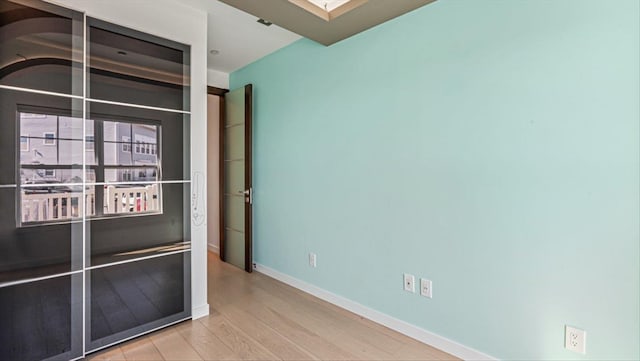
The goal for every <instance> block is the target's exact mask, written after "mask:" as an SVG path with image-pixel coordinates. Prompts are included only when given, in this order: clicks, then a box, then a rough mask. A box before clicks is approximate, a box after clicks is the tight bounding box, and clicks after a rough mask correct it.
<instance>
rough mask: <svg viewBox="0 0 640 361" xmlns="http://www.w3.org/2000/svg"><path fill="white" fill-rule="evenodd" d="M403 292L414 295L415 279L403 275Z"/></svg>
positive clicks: (406, 274)
mask: <svg viewBox="0 0 640 361" xmlns="http://www.w3.org/2000/svg"><path fill="white" fill-rule="evenodd" d="M404 290H405V291H407V292H411V293H416V278H415V277H414V276H413V275H410V274H408V273H405V274H404Z"/></svg>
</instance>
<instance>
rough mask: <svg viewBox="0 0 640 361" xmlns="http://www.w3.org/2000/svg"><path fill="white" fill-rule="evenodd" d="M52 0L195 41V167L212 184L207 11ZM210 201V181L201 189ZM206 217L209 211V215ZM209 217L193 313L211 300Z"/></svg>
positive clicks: (197, 236) (138, 0) (202, 234)
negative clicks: (209, 175) (209, 170)
mask: <svg viewBox="0 0 640 361" xmlns="http://www.w3.org/2000/svg"><path fill="white" fill-rule="evenodd" d="M48 1H49V2H51V3H55V4H59V5H62V6H65V7H69V8H72V9H76V10H79V11H83V12H85V13H86V14H87V15H88V16H91V17H95V18H98V19H101V20H105V21H109V22H111V23H114V24H118V25H122V26H125V27H128V28H131V29H135V30H139V31H142V32H145V33H149V34H153V35H156V36H160V37H163V38H166V39H170V40H173V41H177V42H180V43H183V44H188V45H191V149H192V152H191V172H192V179H195V178H196V177H195V176H194V175H195V174H198V175H200V176H201V177H202V181H203V185H205V184H206V174H207V154H206V152H196V151H193V150H194V149H203V148H205V147H206V142H207V118H206V115H207V113H206V107H207V104H206V99H207V80H206V79H207V14H206V12H203V11H200V10H197V9H194V8H191V7H188V6H185V5H183V4H181V3H180V2H178V1H174V0H128V1H117V5H116V4H114V3H116V2H114V1H113V0H91V1H87V0H48ZM196 196H197V197H198V199H201V200H202V202H206V198H207V197H206V187H202V190H201V191H198V194H197V195H196ZM201 209H202V210H201V211H200V212H204V210H205V209H206V204H204V207H201ZM205 219H206V215H205ZM206 227H207V225H206V222H202V224H196V223H194V222H193V220H192V224H191V242H192V245H191V247H192V264H191V288H192V298H191V302H192V314H193V318H194V319H195V318H199V317H202V316H206V315H207V314H208V313H209V305H208V304H207V241H206V237H207V234H206Z"/></svg>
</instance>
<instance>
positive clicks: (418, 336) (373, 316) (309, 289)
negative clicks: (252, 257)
mask: <svg viewBox="0 0 640 361" xmlns="http://www.w3.org/2000/svg"><path fill="white" fill-rule="evenodd" d="M255 270H256V271H257V272H260V273H262V274H265V275H267V276H269V277H271V278H275V279H276V280H278V281H280V282H283V283H286V284H288V285H289V286H292V287H295V288H297V289H299V290H301V291H304V292H306V293H309V294H311V295H313V296H315V297H318V298H320V299H322V300H325V301H327V302H329V303H332V304H334V305H336V306H338V307H341V308H344V309H345V310H348V311H351V312H353V313H355V314H357V315H360V316H362V317H364V318H367V319H369V320H371V321H373V322H376V323H379V324H381V325H383V326H386V327H388V328H390V329H392V330H394V331H397V332H400V333H401V334H404V335H406V336H409V337H411V338H413V339H415V340H418V341H420V342H423V343H425V344H427V345H429V346H432V347H435V348H437V349H439V350H442V351H444V352H447V353H449V354H451V355H453V356H456V357H459V358H461V359H463V360H498V359H497V358H495V357H492V356H489V355H487V354H484V353H482V352H480V351H477V350H474V349H472V348H470V347H467V346H464V345H461V344H459V343H457V342H455V341H452V340H449V339H448V338H445V337H442V336H440V335H437V334H435V333H433V332H429V331H427V330H425V329H422V328H420V327H418V326H414V325H412V324H410V323H407V322H405V321H402V320H399V319H397V318H395V317H391V316H389V315H387V314H384V313H382V312H379V311H376V310H374V309H371V308H369V307H366V306H363V305H361V304H359V303H357V302H354V301H351V300H349V299H347V298H344V297H342V296H338V295H336V294H334V293H331V292H329V291H327V290H324V289H322V288H320V287H317V286H314V285H312V284H309V283H307V282H304V281H301V280H299V279H297V278H294V277H291V276H289V275H286V274H284V273H282V272H279V271H276V270H274V269H272V268H269V267H267V266H263V265H261V264H256V266H255Z"/></svg>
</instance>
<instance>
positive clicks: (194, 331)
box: [89, 254, 456, 360]
mask: <svg viewBox="0 0 640 361" xmlns="http://www.w3.org/2000/svg"><path fill="white" fill-rule="evenodd" d="M208 257H209V264H208V290H209V291H208V292H209V304H210V306H211V312H210V315H209V316H208V317H204V318H201V319H198V320H195V321H187V322H183V323H180V324H178V325H175V326H172V327H169V328H167V329H164V330H161V331H158V332H155V333H152V334H149V335H147V336H143V337H140V338H137V339H135V340H132V341H129V342H126V343H124V344H121V345H120V346H116V347H112V348H109V349H107V350H105V351H102V352H99V353H96V354H93V355H90V357H89V359H91V360H456V358H455V357H453V356H451V355H449V354H447V353H444V352H442V351H439V350H437V349H435V348H432V347H429V346H426V345H424V344H422V343H419V342H417V341H415V340H413V339H411V338H408V337H406V336H404V335H401V334H399V333H397V332H394V331H392V330H390V329H388V328H386V327H384V326H380V325H378V324H376V323H374V322H371V321H369V320H366V319H363V318H361V317H360V316H357V315H355V314H353V313H350V312H348V311H345V310H343V309H341V308H338V307H336V306H333V305H331V304H329V303H327V302H324V301H322V300H319V299H317V298H315V297H313V296H310V295H308V294H306V293H303V292H301V291H298V290H296V289H294V288H292V287H289V286H287V285H285V284H283V283H281V282H278V281H276V280H274V279H272V278H269V277H267V276H265V275H262V274H260V273H256V272H254V273H252V274H248V273H245V272H244V271H242V270H240V269H237V268H235V267H233V266H230V265H228V264H226V263H222V262H220V261H219V260H218V256H217V255H214V254H209V256H208Z"/></svg>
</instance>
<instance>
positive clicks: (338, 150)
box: [231, 0, 640, 360]
mask: <svg viewBox="0 0 640 361" xmlns="http://www.w3.org/2000/svg"><path fill="white" fill-rule="evenodd" d="M638 4H639V3H638V1H636V0H616V1H601V0H589V1H584V0H580V1H533V0H531V1H524V0H522V1H506V0H505V1H490V0H485V1H475V0H474V1H455V0H440V1H438V2H436V3H434V4H432V5H429V6H426V7H424V8H422V9H419V10H417V11H414V12H412V13H410V14H407V15H405V16H403V17H400V18H398V19H395V20H393V21H391V22H388V23H386V24H383V25H381V26H378V27H376V28H374V29H371V30H369V31H367V32H365V33H363V34H360V35H358V36H355V37H353V38H351V39H347V40H345V41H342V42H340V43H338V44H335V45H333V46H331V47H323V46H321V45H318V44H316V43H314V42H312V41H308V40H301V41H298V42H296V43H294V44H292V45H290V46H289V47H286V48H284V49H282V50H280V51H278V52H276V53H274V54H272V55H270V56H267V57H265V58H263V59H261V60H259V61H257V62H255V63H253V64H251V65H249V66H247V67H245V68H243V69H241V70H239V71H237V72H235V73H233V74H232V75H231V86H232V87H238V86H240V85H243V84H245V83H253V84H254V86H255V88H254V89H255V124H254V127H255V131H254V137H255V148H254V152H255V155H254V157H255V163H254V169H255V190H256V193H255V207H254V212H255V226H254V227H255V229H254V232H255V259H256V261H257V262H258V263H261V264H263V265H266V266H268V267H271V268H274V269H276V270H278V271H281V272H284V273H287V274H289V275H291V276H293V277H296V278H299V279H302V280H304V281H307V282H310V283H312V284H315V285H317V286H319V287H322V288H324V289H326V290H329V291H331V292H334V293H336V294H339V295H342V296H344V297H347V298H349V299H351V300H354V301H356V302H359V303H361V304H363V305H366V306H369V307H371V308H374V309H376V310H379V311H381V312H384V313H387V314H389V315H391V316H394V317H397V318H399V319H402V320H405V321H407V322H410V323H412V324H414V325H417V326H419V327H422V328H424V329H426V330H429V331H431V332H434V333H437V334H439V335H441V336H444V337H447V338H450V339H452V340H455V341H457V342H459V343H462V344H464V345H466V346H469V347H472V348H475V349H477V350H479V351H482V352H485V353H488V354H490V355H492V356H495V357H498V358H502V359H571V358H575V359H589V360H603V359H608V360H611V359H638V358H640V351H639V346H638V343H639V341H638V340H640V331H639V327H640V326H639V324H640V314H639V313H640V311H639V309H640V301H639V294H640V288H639V287H640V286H639V285H640V276H639V274H640V249H639V239H640V235H639V219H640V214H639V213H640V212H639V198H640V195H639V188H640V180H639V173H640V169H639V163H640V160H639V154H640V149H639V148H640V147H639V134H640V129H639V118H640V110H639V105H638V102H639V99H640V90H639V67H640V65H639V64H640V59H639V42H640V39H639V37H640V35H639V34H640V29H639V25H638V21H639V20H638V18H639V14H640V8H639V5H638ZM265 31H267V30H265ZM308 252H316V253H317V254H318V267H317V268H315V269H314V268H310V267H309V266H308V263H307V254H308ZM403 272H408V273H412V274H414V275H416V277H427V278H429V279H431V280H433V289H434V298H433V299H432V300H428V299H426V298H422V297H420V296H419V295H417V294H409V293H406V292H404V291H402V273H403ZM565 324H570V325H574V326H576V327H579V328H583V329H586V330H587V333H588V334H587V341H588V343H587V355H586V356H582V355H579V354H575V353H572V352H570V351H566V350H565V349H564V348H563V341H564V336H563V335H564V325H565Z"/></svg>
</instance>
